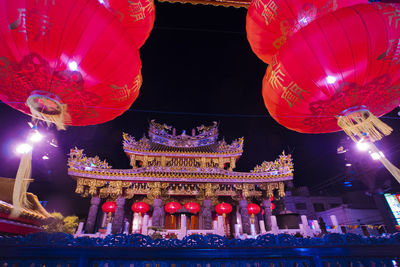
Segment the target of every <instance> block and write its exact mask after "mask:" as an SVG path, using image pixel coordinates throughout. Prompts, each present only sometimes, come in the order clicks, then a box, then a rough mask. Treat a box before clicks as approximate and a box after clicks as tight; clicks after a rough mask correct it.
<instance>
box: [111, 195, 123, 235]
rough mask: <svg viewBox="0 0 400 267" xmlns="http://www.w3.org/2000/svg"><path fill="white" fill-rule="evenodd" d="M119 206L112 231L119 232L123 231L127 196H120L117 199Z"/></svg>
mask: <svg viewBox="0 0 400 267" xmlns="http://www.w3.org/2000/svg"><path fill="white" fill-rule="evenodd" d="M115 202H116V204H117V208H116V209H115V215H114V220H113V222H112V233H113V234H118V233H121V232H122V227H123V223H124V213H125V198H123V197H122V196H119V197H118V198H117V200H116V201H115Z"/></svg>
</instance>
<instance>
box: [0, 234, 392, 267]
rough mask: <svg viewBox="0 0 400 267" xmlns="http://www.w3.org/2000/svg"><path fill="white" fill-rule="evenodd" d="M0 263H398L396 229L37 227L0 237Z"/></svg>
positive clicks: (231, 266)
mask: <svg viewBox="0 0 400 267" xmlns="http://www.w3.org/2000/svg"><path fill="white" fill-rule="evenodd" d="M0 266H7V267H10V266H30V267H37V266H46V267H47V266H57V267H58V266H60V267H61V266H93V267H95V266H96V267H97V266H105V267H106V266H107V267H111V266H118V267H120V266H124V267H125V266H129V267H300V266H301V267H311V266H315V267H361V266H363V267H373V266H374V267H378V266H382V267H383V266H387V267H389V266H400V234H395V235H391V236H389V237H361V236H358V235H354V234H346V235H339V234H329V235H326V236H324V237H322V238H296V237H293V236H290V235H284V234H283V235H277V236H275V235H264V236H260V237H258V238H257V239H247V240H237V239H231V240H228V239H226V238H224V237H221V236H216V235H209V236H199V235H193V236H188V237H186V238H184V239H183V240H177V239H172V240H166V239H155V240H153V239H151V238H149V237H148V236H143V235H128V236H127V235H110V236H107V237H106V238H105V239H98V238H73V237H72V236H71V235H66V234H61V233H57V234H45V233H37V234H33V235H28V236H26V237H0Z"/></svg>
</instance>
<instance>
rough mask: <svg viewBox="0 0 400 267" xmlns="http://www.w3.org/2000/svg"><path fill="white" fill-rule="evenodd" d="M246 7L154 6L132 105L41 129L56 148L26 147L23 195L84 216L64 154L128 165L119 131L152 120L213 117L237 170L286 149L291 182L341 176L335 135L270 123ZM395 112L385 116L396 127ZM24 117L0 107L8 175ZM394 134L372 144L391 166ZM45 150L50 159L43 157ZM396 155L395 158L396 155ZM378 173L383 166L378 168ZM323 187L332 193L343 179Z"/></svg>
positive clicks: (183, 123) (182, 123)
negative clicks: (29, 162) (94, 120)
mask: <svg viewBox="0 0 400 267" xmlns="http://www.w3.org/2000/svg"><path fill="white" fill-rule="evenodd" d="M245 18H246V9H243V8H241V9H236V8H233V7H231V8H225V7H214V6H202V5H196V6H194V5H190V4H170V3H156V22H155V27H154V29H153V31H152V33H151V35H150V38H149V39H148V40H147V42H146V44H145V45H144V46H143V47H142V48H141V51H140V54H141V58H142V62H143V68H142V74H143V79H144V81H143V86H142V88H141V93H140V95H139V98H138V99H137V100H136V102H135V103H134V104H133V105H132V107H131V109H130V110H129V111H127V112H126V113H125V114H123V115H122V116H120V117H118V118H116V119H115V120H113V121H111V122H107V123H104V124H101V125H96V126H87V127H69V128H68V129H67V131H62V132H57V131H56V130H55V128H54V127H52V128H50V129H47V128H46V127H45V126H41V127H40V130H41V131H43V132H44V133H45V134H46V135H47V137H48V138H50V139H51V138H52V137H54V138H56V139H57V140H58V142H59V147H58V148H53V147H51V146H49V145H48V144H47V143H43V144H41V145H40V146H38V147H37V148H36V149H35V151H34V158H33V174H32V177H33V178H34V179H35V182H34V183H32V184H31V186H30V189H29V190H30V191H31V192H33V193H35V194H37V195H38V196H39V199H41V200H47V201H48V204H47V209H48V210H49V211H53V210H59V211H62V212H63V213H64V214H65V215H70V214H77V215H80V216H86V213H87V208H88V205H89V200H88V199H82V198H81V197H80V196H78V195H76V194H75V193H74V190H75V181H74V180H73V179H72V178H71V177H69V176H68V175H67V165H66V162H67V154H68V152H69V149H70V148H72V147H74V146H77V147H78V148H83V149H85V152H86V153H87V155H88V156H95V155H98V156H100V157H101V158H102V159H106V160H107V161H108V162H109V163H110V164H111V165H112V166H113V167H114V168H129V161H128V158H127V157H126V156H125V154H124V153H123V150H122V132H127V133H129V134H131V135H133V136H136V137H142V136H143V134H144V133H146V132H147V129H148V122H149V121H150V120H151V119H155V120H156V121H158V122H161V123H164V122H165V123H167V124H169V125H173V126H175V127H176V128H177V131H178V133H181V131H182V130H183V129H186V130H188V131H190V130H191V129H192V128H193V127H195V126H199V125H201V124H211V123H212V121H217V122H218V123H219V125H220V126H219V128H220V136H221V137H225V139H226V140H227V141H228V142H231V141H232V140H233V139H236V138H238V137H241V136H244V138H245V146H244V153H243V156H242V158H241V159H240V160H239V161H238V164H237V169H236V170H238V171H249V170H251V169H252V168H254V166H255V165H256V164H260V163H261V162H262V161H264V160H267V161H271V160H274V159H275V158H277V157H278V155H279V154H280V153H281V152H282V150H285V151H287V152H291V153H292V154H293V157H294V163H295V176H294V183H295V185H296V186H301V185H308V186H311V187H313V186H315V185H317V184H319V183H323V182H324V181H327V180H328V179H329V178H331V177H335V176H337V177H342V178H341V179H343V174H344V160H343V157H342V156H340V155H337V154H336V148H337V146H338V143H339V141H340V139H341V138H344V137H345V134H344V133H343V132H339V133H332V134H314V135H310V134H300V133H297V132H293V131H290V130H288V129H286V128H284V127H283V126H281V125H279V124H278V123H276V122H275V121H274V120H273V119H272V118H271V117H269V115H268V111H267V110H266V108H265V106H264V103H263V99H262V95H261V81H262V78H263V76H264V73H265V70H266V67H267V66H266V65H265V64H264V63H263V62H262V61H261V60H259V59H258V58H257V57H256V56H255V55H254V54H253V53H252V51H251V49H250V46H249V44H248V42H247V39H246V33H245ZM397 112H398V110H395V111H394V112H392V113H391V114H389V115H388V117H392V118H388V119H384V121H385V122H386V123H388V124H389V125H391V126H392V127H393V128H394V129H395V130H396V129H400V127H399V126H400V121H399V120H398V118H399V117H398V116H397ZM29 120H30V117H28V116H27V115H24V114H22V113H20V112H18V111H15V110H13V109H12V108H10V107H8V106H7V105H5V104H0V123H1V126H2V128H1V129H0V140H1V141H0V162H1V163H0V176H4V177H14V176H15V174H16V171H17V168H18V162H19V158H18V157H17V156H16V155H15V154H14V152H13V149H14V146H15V144H16V143H17V142H19V141H22V140H24V138H25V134H26V132H27V131H28V126H27V124H26V123H27V122H28V121H29ZM399 137H400V131H397V132H396V131H395V133H394V134H392V135H391V136H389V137H386V138H385V139H384V141H382V142H380V144H378V145H380V146H382V147H383V150H384V152H385V154H386V155H387V156H388V157H389V158H390V159H391V160H392V162H393V163H394V164H395V165H397V166H399V165H400V156H399V154H400V153H399V148H400V147H399V145H398V140H399ZM44 153H48V154H49V157H50V159H49V160H47V161H44V160H42V159H41V157H42V156H43V155H44ZM396 157H397V159H396ZM378 175H384V176H386V175H387V174H386V171H385V170H382V171H380V172H378ZM338 181H339V182H340V183H338V184H340V185H341V186H338V184H337V185H336V186H335V187H333V188H331V191H333V192H335V191H336V192H340V191H341V190H342V189H343V187H342V184H343V180H340V179H338Z"/></svg>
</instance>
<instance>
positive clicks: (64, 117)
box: [26, 97, 71, 130]
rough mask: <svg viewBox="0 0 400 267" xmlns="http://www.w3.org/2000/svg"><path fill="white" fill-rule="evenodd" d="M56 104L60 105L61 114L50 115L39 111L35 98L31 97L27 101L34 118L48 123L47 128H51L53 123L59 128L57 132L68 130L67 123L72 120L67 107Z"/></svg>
mask: <svg viewBox="0 0 400 267" xmlns="http://www.w3.org/2000/svg"><path fill="white" fill-rule="evenodd" d="M54 103H57V104H58V107H59V110H58V111H59V112H56V113H54V114H50V113H44V112H41V111H40V110H38V109H37V107H36V104H35V101H34V98H31V97H29V98H28V99H27V101H26V105H27V106H28V107H29V109H30V111H31V114H32V117H33V118H34V119H38V120H42V121H45V122H46V123H47V126H50V124H51V123H54V124H55V125H56V127H57V130H66V127H65V121H69V120H70V119H71V117H70V116H69V114H68V112H67V105H65V104H60V103H58V102H56V101H55V100H54Z"/></svg>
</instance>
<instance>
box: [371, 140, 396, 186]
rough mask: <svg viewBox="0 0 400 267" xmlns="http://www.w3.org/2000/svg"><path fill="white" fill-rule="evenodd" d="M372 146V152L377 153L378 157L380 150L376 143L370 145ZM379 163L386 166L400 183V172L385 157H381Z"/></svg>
mask: <svg viewBox="0 0 400 267" xmlns="http://www.w3.org/2000/svg"><path fill="white" fill-rule="evenodd" d="M370 146H371V151H372V152H373V153H377V154H378V155H379V154H380V153H379V152H380V151H379V149H378V148H377V147H376V146H375V144H374V143H370ZM379 161H380V162H381V163H382V164H383V166H385V168H386V169H387V170H388V171H389V172H390V173H391V174H392V175H393V177H394V178H396V180H397V182H399V183H400V170H399V169H398V168H397V167H396V166H394V165H393V164H392V163H391V162H390V161H389V160H388V159H387V158H386V157H385V156H383V155H380V157H379Z"/></svg>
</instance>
